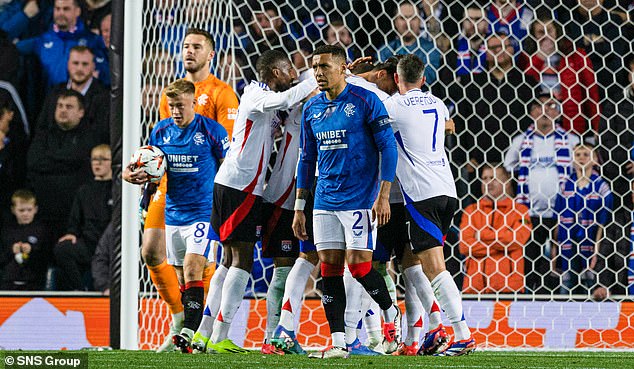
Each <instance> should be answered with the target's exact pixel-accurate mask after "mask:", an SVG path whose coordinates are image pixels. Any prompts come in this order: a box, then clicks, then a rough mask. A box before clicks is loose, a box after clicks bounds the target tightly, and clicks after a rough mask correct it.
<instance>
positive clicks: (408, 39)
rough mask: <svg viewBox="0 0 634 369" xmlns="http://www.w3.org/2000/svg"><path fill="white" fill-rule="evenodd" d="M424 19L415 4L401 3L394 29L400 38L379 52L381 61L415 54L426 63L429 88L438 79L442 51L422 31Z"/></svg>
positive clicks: (426, 77)
mask: <svg viewBox="0 0 634 369" xmlns="http://www.w3.org/2000/svg"><path fill="white" fill-rule="evenodd" d="M422 22H423V19H422V18H421V16H420V13H419V12H418V8H417V7H416V5H414V3H413V2H411V1H409V0H405V1H402V2H400V4H399V6H398V11H397V12H396V15H395V16H394V29H395V30H396V32H397V34H398V37H397V38H395V39H393V40H392V41H390V42H389V43H387V44H386V45H384V46H383V47H382V48H381V49H380V50H379V60H381V61H385V60H387V58H389V57H390V56H392V55H402V54H415V55H416V56H418V57H419V58H420V59H421V60H422V61H423V63H425V79H426V81H427V84H428V85H429V86H431V85H433V84H434V82H436V79H437V78H438V75H437V71H438V69H439V68H440V59H441V55H440V50H438V48H437V47H436V45H434V41H433V40H431V39H429V38H428V37H429V36H428V35H427V34H424V33H423V32H422V31H421V30H422V28H421V25H422Z"/></svg>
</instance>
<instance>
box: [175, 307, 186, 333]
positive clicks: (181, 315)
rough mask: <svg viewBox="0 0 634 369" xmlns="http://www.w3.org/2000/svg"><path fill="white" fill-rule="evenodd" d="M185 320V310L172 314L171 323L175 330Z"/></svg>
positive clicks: (181, 326) (179, 327)
mask: <svg viewBox="0 0 634 369" xmlns="http://www.w3.org/2000/svg"><path fill="white" fill-rule="evenodd" d="M184 321H185V312H184V311H181V312H180V313H176V314H172V325H173V326H174V328H176V329H177V330H180V329H181V328H183V322H184Z"/></svg>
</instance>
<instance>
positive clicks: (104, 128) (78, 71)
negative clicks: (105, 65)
mask: <svg viewBox="0 0 634 369" xmlns="http://www.w3.org/2000/svg"><path fill="white" fill-rule="evenodd" d="M94 58H95V56H94V54H93V52H92V50H90V49H89V48H87V47H86V46H73V47H72V48H71V49H70V53H69V55H68V63H67V66H68V77H69V78H68V81H66V82H64V83H60V84H58V85H56V86H54V87H53V88H52V89H51V90H50V91H49V93H48V94H47V96H46V99H44V105H43V106H42V111H41V112H40V116H39V118H38V122H37V129H38V130H42V129H46V128H47V126H50V125H53V124H54V119H53V118H54V116H55V107H56V105H57V96H58V95H59V93H60V91H64V90H68V89H71V90H75V91H77V92H79V93H80V94H82V95H83V96H84V104H85V105H84V111H85V114H84V119H85V120H86V122H87V123H88V125H89V126H90V127H91V129H93V130H94V131H95V132H97V134H98V135H99V139H100V140H101V142H109V141H110V95H109V93H108V90H107V89H106V88H105V87H104V86H103V84H102V83H101V82H100V81H99V80H97V79H96V78H94V77H93V75H94V72H95V62H94Z"/></svg>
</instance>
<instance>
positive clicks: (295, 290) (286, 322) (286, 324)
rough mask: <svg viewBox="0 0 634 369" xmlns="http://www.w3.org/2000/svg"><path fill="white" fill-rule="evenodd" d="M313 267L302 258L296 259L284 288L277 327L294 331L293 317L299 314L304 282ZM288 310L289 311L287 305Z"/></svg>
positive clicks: (304, 286)
mask: <svg viewBox="0 0 634 369" xmlns="http://www.w3.org/2000/svg"><path fill="white" fill-rule="evenodd" d="M314 268H315V266H314V265H313V263H311V262H310V261H308V260H306V259H304V258H297V260H295V264H294V265H293V268H292V269H291V271H290V272H289V273H288V277H287V278H286V285H285V286H284V298H283V299H282V301H283V305H282V311H281V313H280V321H279V323H278V324H279V325H281V326H282V327H283V328H284V329H286V330H287V331H295V315H298V314H299V313H300V312H301V306H302V300H303V297H304V289H306V282H308V278H310V273H312V271H313V269H314ZM287 303H288V304H289V305H290V310H289V305H287Z"/></svg>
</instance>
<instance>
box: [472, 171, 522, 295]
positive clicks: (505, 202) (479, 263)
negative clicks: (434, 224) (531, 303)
mask: <svg viewBox="0 0 634 369" xmlns="http://www.w3.org/2000/svg"><path fill="white" fill-rule="evenodd" d="M481 179H482V193H483V194H484V196H483V197H482V198H481V199H480V200H479V201H478V202H477V203H475V204H471V205H469V206H467V208H466V209H465V211H464V213H463V214H462V222H461V223H460V253H461V254H462V255H464V256H465V268H466V273H465V274H466V275H465V278H464V282H463V285H462V292H463V293H499V292H502V293H512V292H524V246H525V245H526V243H527V242H528V240H529V238H530V236H531V228H532V227H531V220H530V216H529V215H528V208H527V207H526V206H525V205H522V204H520V203H517V202H515V200H513V198H512V197H511V176H510V175H509V173H508V172H507V171H506V170H505V169H504V167H502V166H488V165H485V166H484V167H483V169H482V174H481Z"/></svg>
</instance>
